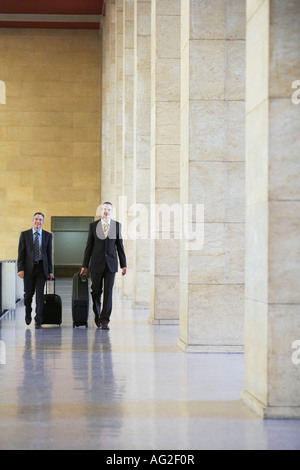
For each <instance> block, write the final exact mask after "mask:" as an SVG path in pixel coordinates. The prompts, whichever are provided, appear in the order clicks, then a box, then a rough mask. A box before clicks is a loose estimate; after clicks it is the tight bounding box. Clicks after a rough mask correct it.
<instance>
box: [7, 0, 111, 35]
mask: <svg viewBox="0 0 300 470" xmlns="http://www.w3.org/2000/svg"><path fill="white" fill-rule="evenodd" d="M104 15H105V0H0V28H50V29H53V28H54V29H99V26H100V21H101V18H102V17H103V16H104Z"/></svg>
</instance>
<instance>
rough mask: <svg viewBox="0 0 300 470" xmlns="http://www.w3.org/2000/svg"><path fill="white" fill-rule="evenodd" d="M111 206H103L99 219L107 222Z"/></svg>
mask: <svg viewBox="0 0 300 470" xmlns="http://www.w3.org/2000/svg"><path fill="white" fill-rule="evenodd" d="M111 213H112V206H111V205H110V204H104V205H103V206H102V209H101V218H102V219H103V220H105V221H109V220H110V218H111Z"/></svg>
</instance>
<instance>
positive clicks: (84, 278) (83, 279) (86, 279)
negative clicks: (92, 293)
mask: <svg viewBox="0 0 300 470" xmlns="http://www.w3.org/2000/svg"><path fill="white" fill-rule="evenodd" d="M79 277H80V279H81V281H82V282H88V277H87V276H86V275H85V274H80V273H79Z"/></svg>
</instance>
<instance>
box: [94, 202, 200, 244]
mask: <svg viewBox="0 0 300 470" xmlns="http://www.w3.org/2000/svg"><path fill="white" fill-rule="evenodd" d="M96 214H97V215H100V214H101V206H99V207H98V208H97V212H96ZM117 219H118V220H119V221H120V222H121V223H122V237H123V239H124V240H171V239H173V240H182V241H183V242H184V246H185V249H186V250H188V251H199V250H202V249H203V247H204V204H183V205H181V204H172V205H169V204H150V205H146V204H133V205H131V206H130V207H128V199H127V197H126V196H121V197H120V198H119V204H118V214H117ZM111 230H112V227H111V228H110V235H109V236H110V238H111V237H113V236H114V234H113V233H112V232H111ZM97 236H98V237H99V238H101V237H103V236H104V234H103V232H102V230H101V227H100V226H99V230H97Z"/></svg>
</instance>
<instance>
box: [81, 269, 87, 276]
mask: <svg viewBox="0 0 300 470" xmlns="http://www.w3.org/2000/svg"><path fill="white" fill-rule="evenodd" d="M87 273H88V268H81V271H80V274H81V276H87Z"/></svg>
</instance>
